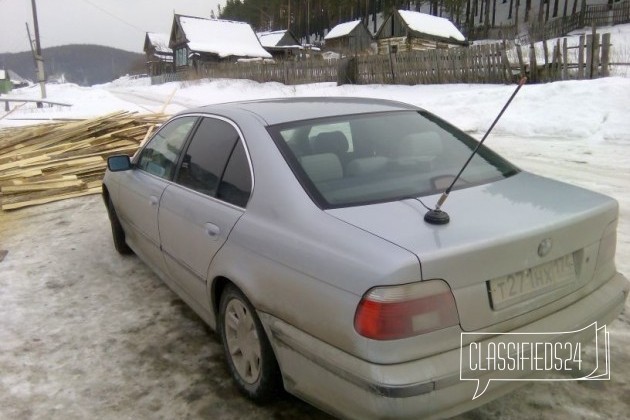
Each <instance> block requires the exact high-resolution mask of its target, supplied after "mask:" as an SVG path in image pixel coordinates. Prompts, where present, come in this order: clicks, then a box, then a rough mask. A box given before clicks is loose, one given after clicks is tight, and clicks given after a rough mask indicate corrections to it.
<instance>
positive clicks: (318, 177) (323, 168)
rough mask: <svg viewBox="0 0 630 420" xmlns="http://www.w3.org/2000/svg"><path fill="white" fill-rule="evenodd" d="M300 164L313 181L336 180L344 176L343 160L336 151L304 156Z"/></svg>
mask: <svg viewBox="0 0 630 420" xmlns="http://www.w3.org/2000/svg"><path fill="white" fill-rule="evenodd" d="M300 164H301V165H302V169H304V172H306V174H307V175H308V177H309V178H310V179H311V181H313V183H318V182H327V181H334V180H336V179H341V178H342V177H343V168H342V167H341V161H340V160H339V157H338V156H337V155H336V154H334V153H320V154H317V155H308V156H302V157H301V158H300Z"/></svg>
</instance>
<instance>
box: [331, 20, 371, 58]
mask: <svg viewBox="0 0 630 420" xmlns="http://www.w3.org/2000/svg"><path fill="white" fill-rule="evenodd" d="M324 41H325V42H326V44H325V45H326V50H328V51H336V52H341V53H346V54H351V53H359V52H363V51H366V50H369V49H370V47H371V45H372V34H370V31H369V30H368V28H367V26H365V23H363V22H362V21H360V20H355V21H352V22H345V23H340V24H339V25H337V26H335V27H334V28H332V29H331V30H330V32H328V34H326V36H325V37H324Z"/></svg>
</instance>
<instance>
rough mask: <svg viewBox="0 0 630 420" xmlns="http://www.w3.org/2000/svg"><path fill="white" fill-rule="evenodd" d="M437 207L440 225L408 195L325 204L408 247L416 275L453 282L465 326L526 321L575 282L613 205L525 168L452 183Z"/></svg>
mask: <svg viewBox="0 0 630 420" xmlns="http://www.w3.org/2000/svg"><path fill="white" fill-rule="evenodd" d="M437 198H438V197H437V196H431V197H424V198H422V201H423V202H424V203H425V204H427V205H430V206H432V205H433V204H434V203H435V202H436V201H437ZM443 209H444V210H445V211H447V212H448V213H449V215H450V223H448V224H446V225H441V226H440V225H430V224H428V223H426V222H425V221H424V219H423V216H424V213H425V212H426V209H425V208H424V207H423V206H422V205H421V203H419V202H418V201H416V200H414V199H408V200H402V201H397V202H389V203H381V204H374V205H366V206H356V207H347V208H339V209H331V210H327V211H328V213H330V214H331V215H333V216H335V217H337V218H339V219H341V220H343V221H345V222H347V223H350V224H352V225H354V226H356V227H358V228H360V229H363V230H366V231H369V232H371V233H373V234H375V235H377V236H379V237H382V238H383V239H385V240H387V241H390V242H392V243H395V244H397V245H399V246H401V247H403V248H405V249H407V250H409V251H410V252H413V253H414V254H416V255H417V257H418V259H419V261H420V265H421V270H422V278H423V280H426V279H435V278H438V279H443V280H445V281H446V282H447V283H448V284H449V286H450V287H451V289H452V290H453V294H454V296H455V301H456V304H457V310H458V312H459V318H460V323H461V326H462V328H463V329H464V330H465V331H473V330H478V329H480V328H484V327H488V326H490V325H493V324H498V323H501V322H504V321H506V320H509V319H513V318H518V317H519V315H525V314H527V315H526V316H525V317H520V318H521V320H522V322H519V321H516V322H515V323H514V325H511V327H516V326H518V325H519V324H523V323H524V322H526V321H532V320H533V319H532V318H536V317H542V316H544V315H546V314H547V313H548V311H545V309H544V308H545V306H547V305H549V304H550V303H552V302H554V301H557V300H559V299H560V298H562V297H564V296H567V295H569V294H571V293H572V292H574V291H576V290H577V289H579V288H581V287H582V286H584V285H585V284H586V283H587V282H588V281H589V280H590V279H591V278H592V277H593V273H594V271H595V262H596V260H597V250H598V244H599V240H600V239H601V237H602V233H603V232H604V229H605V228H606V226H608V225H609V224H610V223H611V222H612V221H614V220H615V218H616V217H617V211H618V210H617V203H616V201H615V200H613V199H611V198H609V197H606V196H604V195H601V194H598V193H594V192H591V191H588V190H584V189H582V188H578V187H574V186H571V185H567V184H563V183H560V182H557V181H553V180H550V179H547V178H543V177H539V176H536V175H533V174H530V173H527V172H521V173H519V174H517V175H514V176H512V177H510V178H507V179H504V180H501V181H497V182H493V183H489V184H485V185H481V186H476V187H471V188H466V189H460V190H456V191H453V192H452V193H451V195H450V197H449V199H448V200H447V202H446V203H445V205H444V207H443ZM412 280H413V279H410V281H412ZM577 298H578V297H576V299H577Z"/></svg>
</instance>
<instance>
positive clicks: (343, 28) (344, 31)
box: [324, 20, 361, 39]
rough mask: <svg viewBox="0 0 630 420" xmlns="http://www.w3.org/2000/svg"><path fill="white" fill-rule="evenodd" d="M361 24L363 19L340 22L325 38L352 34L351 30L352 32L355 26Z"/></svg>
mask: <svg viewBox="0 0 630 420" xmlns="http://www.w3.org/2000/svg"><path fill="white" fill-rule="evenodd" d="M359 24H361V20H354V21H352V22H345V23H340V24H339V25H337V26H335V27H334V28H332V29H331V30H330V32H328V34H326V36H325V37H324V39H333V38H339V37H342V36H346V35H348V34H350V32H352V31H353V30H354V28H356V27H357V25H359Z"/></svg>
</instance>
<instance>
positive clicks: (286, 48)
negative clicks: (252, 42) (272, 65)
mask: <svg viewBox="0 0 630 420" xmlns="http://www.w3.org/2000/svg"><path fill="white" fill-rule="evenodd" d="M256 36H258V39H259V40H260V44H261V45H262V46H263V48H264V49H265V50H266V51H267V52H268V53H269V54H271V55H272V56H273V57H274V58H289V57H294V56H297V55H299V54H300V51H301V50H302V46H301V45H300V41H298V40H297V38H296V37H295V35H293V33H292V32H291V31H288V30H281V31H271V32H257V33H256Z"/></svg>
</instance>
